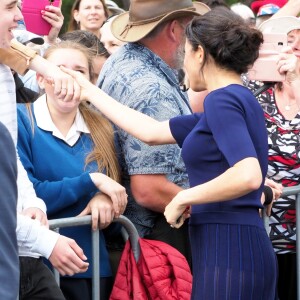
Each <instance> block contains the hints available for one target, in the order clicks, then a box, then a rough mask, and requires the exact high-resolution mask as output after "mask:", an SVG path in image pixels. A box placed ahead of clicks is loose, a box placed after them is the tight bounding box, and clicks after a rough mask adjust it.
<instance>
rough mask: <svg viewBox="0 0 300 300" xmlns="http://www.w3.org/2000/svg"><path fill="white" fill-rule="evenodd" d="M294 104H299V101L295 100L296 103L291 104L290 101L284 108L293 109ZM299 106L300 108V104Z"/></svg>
mask: <svg viewBox="0 0 300 300" xmlns="http://www.w3.org/2000/svg"><path fill="white" fill-rule="evenodd" d="M294 105H297V106H298V103H297V102H294V103H292V104H291V103H290V101H288V104H287V105H285V106H284V109H285V110H287V111H289V110H291V108H292V106H294ZM298 108H299V106H298Z"/></svg>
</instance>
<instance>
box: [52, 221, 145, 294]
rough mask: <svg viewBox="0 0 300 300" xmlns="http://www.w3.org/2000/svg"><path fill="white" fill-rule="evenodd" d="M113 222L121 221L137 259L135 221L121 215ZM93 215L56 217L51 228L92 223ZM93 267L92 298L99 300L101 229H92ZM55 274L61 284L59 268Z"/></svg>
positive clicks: (138, 254)
mask: <svg viewBox="0 0 300 300" xmlns="http://www.w3.org/2000/svg"><path fill="white" fill-rule="evenodd" d="M113 222H117V223H120V224H121V225H122V226H123V227H124V228H125V229H126V232H127V234H128V238H129V240H130V243H131V247H132V251H133V255H134V258H135V260H136V261H138V258H139V256H140V246H139V243H138V239H139V234H138V232H137V230H136V228H135V226H134V225H133V223H132V222H131V221H130V220H129V219H127V218H126V217H124V216H120V217H119V218H115V219H114V220H113ZM91 224H92V217H91V216H84V217H72V218H63V219H55V220H49V226H50V229H52V230H55V231H57V232H58V231H59V228H63V227H73V226H83V225H91ZM91 230H92V229H91ZM92 256H93V258H92V268H93V278H92V289H93V290H92V299H93V300H99V299H100V284H99V277H100V276H99V274H100V270H99V260H100V249H99V229H97V230H92ZM54 276H55V279H56V281H57V283H58V284H59V273H58V271H57V270H54Z"/></svg>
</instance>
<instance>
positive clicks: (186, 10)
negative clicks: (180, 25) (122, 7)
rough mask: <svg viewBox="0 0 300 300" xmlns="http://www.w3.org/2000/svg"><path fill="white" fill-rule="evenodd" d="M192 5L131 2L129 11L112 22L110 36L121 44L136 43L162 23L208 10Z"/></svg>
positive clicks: (185, 1)
mask: <svg viewBox="0 0 300 300" xmlns="http://www.w3.org/2000/svg"><path fill="white" fill-rule="evenodd" d="M194 4H195V5H193V2H192V1H191V0H131V3H130V7H129V11H128V12H125V13H123V14H120V15H118V16H117V17H116V18H115V19H114V20H113V21H112V23H111V31H112V34H113V35H114V36H115V37H116V38H117V39H119V40H120V41H123V42H137V41H139V40H141V39H142V38H144V37H145V36H146V35H147V34H148V33H150V32H151V31H152V30H153V29H154V28H156V27H157V26H158V25H159V24H161V23H162V22H164V21H167V20H171V19H176V18H179V17H188V16H200V15H203V14H205V13H206V12H208V11H209V10H210V8H209V7H208V6H207V5H205V4H204V3H201V2H195V3H194Z"/></svg>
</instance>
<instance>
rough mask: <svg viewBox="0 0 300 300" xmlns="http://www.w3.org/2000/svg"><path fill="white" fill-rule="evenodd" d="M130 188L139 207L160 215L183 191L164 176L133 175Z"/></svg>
mask: <svg viewBox="0 0 300 300" xmlns="http://www.w3.org/2000/svg"><path fill="white" fill-rule="evenodd" d="M130 186H131V191H132V194H133V196H134V198H135V200H136V202H137V203H138V204H139V205H141V206H143V207H146V208H148V209H151V210H153V211H156V212H160V213H163V212H164V211H165V207H166V206H167V205H168V204H169V203H170V202H171V200H172V199H173V198H174V197H175V196H176V195H177V194H178V192H180V191H182V188H181V187H179V186H178V185H176V184H174V183H172V182H170V181H169V180H168V179H167V178H166V176H165V175H163V174H153V175H152V174H149V175H148V174H147V175H131V176H130Z"/></svg>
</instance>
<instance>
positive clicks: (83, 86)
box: [60, 66, 99, 101]
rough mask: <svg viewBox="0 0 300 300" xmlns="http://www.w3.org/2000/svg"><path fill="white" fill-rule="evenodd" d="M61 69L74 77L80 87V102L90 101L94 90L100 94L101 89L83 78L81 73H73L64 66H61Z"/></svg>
mask: <svg viewBox="0 0 300 300" xmlns="http://www.w3.org/2000/svg"><path fill="white" fill-rule="evenodd" d="M60 69H61V70H62V71H64V72H65V73H66V74H68V75H70V76H72V77H73V79H74V80H75V81H76V82H77V84H78V85H79V86H80V100H81V101H84V100H89V96H90V94H91V92H92V91H93V89H95V90H96V91H97V92H99V88H98V87H97V86H95V85H94V84H92V83H91V82H90V81H89V80H88V79H87V78H86V77H85V76H83V75H82V74H81V73H80V72H77V71H73V70H70V69H67V68H65V67H64V66H60Z"/></svg>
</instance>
